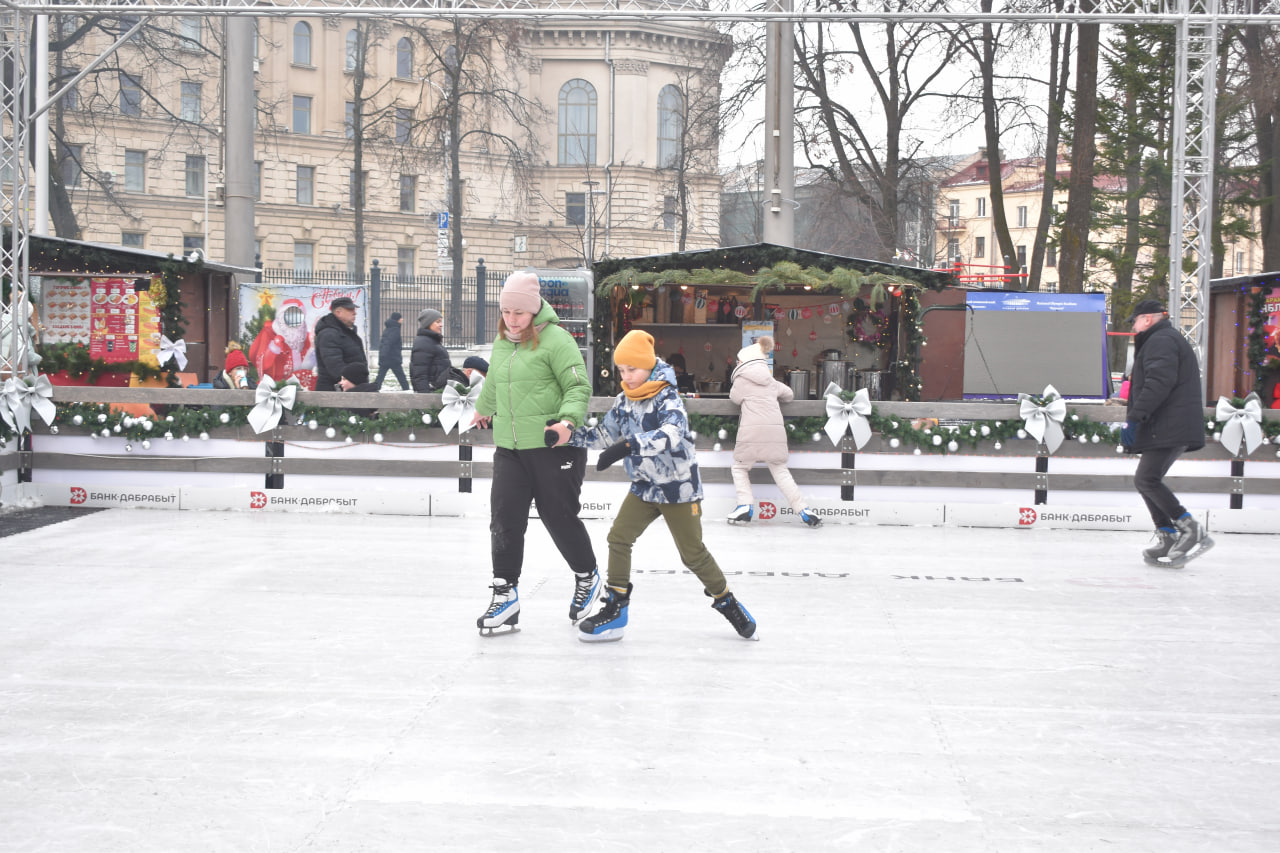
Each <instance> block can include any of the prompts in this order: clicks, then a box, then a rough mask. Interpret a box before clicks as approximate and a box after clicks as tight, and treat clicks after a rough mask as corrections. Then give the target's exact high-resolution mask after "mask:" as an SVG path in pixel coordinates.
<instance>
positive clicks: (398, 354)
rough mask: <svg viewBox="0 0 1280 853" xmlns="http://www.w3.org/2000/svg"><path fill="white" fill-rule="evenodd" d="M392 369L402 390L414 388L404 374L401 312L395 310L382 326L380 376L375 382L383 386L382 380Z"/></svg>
mask: <svg viewBox="0 0 1280 853" xmlns="http://www.w3.org/2000/svg"><path fill="white" fill-rule="evenodd" d="M388 370H390V371H391V372H392V373H394V374H395V375H396V380H397V381H399V383H400V390H401V391H409V390H412V389H410V387H409V379H408V377H406V376H405V375H404V345H403V344H402V343H401V341H400V312H399V311H395V312H393V313H392V314H391V317H390V318H388V320H387V322H386V323H385V324H384V325H383V328H382V341H381V343H379V344H378V377H377V378H376V379H374V380H373V384H374V385H376V386H377V387H378V388H379V389H381V388H382V380H383V378H384V377H385V376H386V375H387V371H388Z"/></svg>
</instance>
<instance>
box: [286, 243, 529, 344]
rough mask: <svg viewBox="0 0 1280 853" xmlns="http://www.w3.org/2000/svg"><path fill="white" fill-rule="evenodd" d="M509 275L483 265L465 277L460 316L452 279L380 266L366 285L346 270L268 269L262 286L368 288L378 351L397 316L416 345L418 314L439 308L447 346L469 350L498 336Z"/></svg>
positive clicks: (371, 338)
mask: <svg viewBox="0 0 1280 853" xmlns="http://www.w3.org/2000/svg"><path fill="white" fill-rule="evenodd" d="M508 275H510V273H509V272H505V271H504V272H498V271H495V270H491V269H489V268H487V267H486V266H485V265H484V263H483V262H482V263H479V264H476V267H475V274H474V275H471V276H463V278H462V281H461V283H460V285H459V294H458V306H459V307H458V310H457V311H454V310H453V304H454V301H453V300H454V295H455V294H454V289H453V276H451V275H395V274H388V273H387V272H385V271H384V270H383V269H382V267H381V266H379V264H378V262H377V261H376V260H375V261H374V262H373V264H372V266H371V267H370V268H369V275H368V277H367V278H364V279H362V278H361V277H359V276H356V275H353V274H351V273H348V272H347V271H346V270H294V269H264V270H263V271H262V280H263V281H265V282H270V283H273V284H314V285H317V286H326V287H343V286H347V287H350V286H357V285H365V284H367V285H368V287H369V347H370V348H371V349H373V350H377V348H378V344H379V343H380V342H381V338H382V327H383V324H384V323H385V322H386V321H387V319H388V318H389V317H390V316H391V315H392V314H393V313H394V312H397V311H398V312H400V315H401V317H403V318H404V320H403V321H402V322H403V324H404V325H403V329H404V342H405V345H406V347H408V346H411V345H412V344H413V336H414V335H415V334H416V333H417V319H418V312H420V311H422V310H423V309H424V308H434V309H436V310H437V311H439V312H440V313H442V314H444V343H445V346H447V347H454V348H458V347H467V346H473V345H477V344H489V343H493V339H494V337H495V336H496V335H497V334H498V318H499V317H500V316H501V314H500V312H499V310H498V292H499V290H500V289H501V287H502V282H503V281H505V280H506V278H507V276H508Z"/></svg>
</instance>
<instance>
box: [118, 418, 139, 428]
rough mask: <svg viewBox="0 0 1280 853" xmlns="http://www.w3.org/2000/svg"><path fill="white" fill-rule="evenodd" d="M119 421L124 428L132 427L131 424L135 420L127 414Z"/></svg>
mask: <svg viewBox="0 0 1280 853" xmlns="http://www.w3.org/2000/svg"><path fill="white" fill-rule="evenodd" d="M120 423H121V424H122V425H123V426H124V428H125V429H133V425H134V424H135V423H136V421H135V420H134V419H133V418H131V417H129V416H128V415H125V416H124V417H123V418H121V419H120Z"/></svg>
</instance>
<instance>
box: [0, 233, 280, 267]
mask: <svg viewBox="0 0 1280 853" xmlns="http://www.w3.org/2000/svg"><path fill="white" fill-rule="evenodd" d="M5 239H6V242H7V240H8V233H7V232H6V234H5ZM165 262H178V263H182V264H185V265H186V266H187V268H188V269H187V270H186V271H187V272H199V271H200V270H208V271H210V272H216V273H224V274H238V275H253V274H254V273H256V272H258V270H257V268H256V267H238V266H233V265H231V264H224V263H219V262H217V261H210V260H208V259H207V258H206V259H204V260H203V261H199V262H192V261H187V260H185V259H184V258H181V257H179V256H177V255H174V254H172V253H166V252H152V251H149V250H147V249H131V248H127V247H125V246H117V245H112V244H110V243H93V242H89V241H86V240H69V239H67V238H65V237H52V236H48V235H37V234H32V235H31V236H30V237H29V242H28V266H29V267H30V269H31V271H32V272H33V273H37V274H39V273H54V272H66V273H78V274H82V275H84V274H111V275H116V274H122V275H127V274H129V273H139V272H160V270H161V265H162V264H163V263H165Z"/></svg>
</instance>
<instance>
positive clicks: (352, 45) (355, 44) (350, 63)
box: [342, 30, 360, 71]
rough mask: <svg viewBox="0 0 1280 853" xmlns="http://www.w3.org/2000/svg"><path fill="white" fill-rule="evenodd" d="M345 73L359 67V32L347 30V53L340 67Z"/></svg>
mask: <svg viewBox="0 0 1280 853" xmlns="http://www.w3.org/2000/svg"><path fill="white" fill-rule="evenodd" d="M342 67H343V68H344V69H345V70H347V71H355V70H356V69H357V68H359V67H360V31H359V30H347V53H346V59H345V60H344V64H343V66H342Z"/></svg>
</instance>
